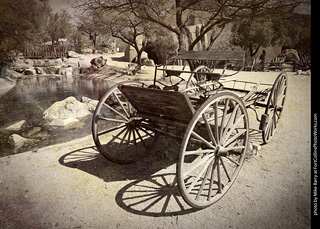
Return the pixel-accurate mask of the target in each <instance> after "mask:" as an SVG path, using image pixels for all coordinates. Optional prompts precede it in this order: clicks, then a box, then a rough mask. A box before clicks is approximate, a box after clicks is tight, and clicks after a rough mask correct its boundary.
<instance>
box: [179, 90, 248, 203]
mask: <svg viewBox="0 0 320 229" xmlns="http://www.w3.org/2000/svg"><path fill="white" fill-rule="evenodd" d="M248 139H249V118H248V114H247V110H246V107H245V105H244V103H243V101H242V100H241V99H240V98H239V97H238V96H237V95H235V94H233V93H230V92H221V93H218V94H216V95H214V96H212V97H210V98H208V99H207V100H206V101H205V102H204V103H203V104H202V105H201V106H200V107H199V109H198V110H197V111H196V113H195V114H194V116H193V118H192V119H191V121H190V122H189V124H188V127H187V129H186V132H185V134H184V137H183V140H182V144H181V148H180V155H179V160H178V163H177V175H178V185H179V189H180V191H181V194H182V197H183V199H184V200H185V201H186V202H187V203H188V204H189V205H190V206H192V207H195V208H204V207H207V206H209V205H211V204H213V203H215V202H216V201H218V200H219V199H220V198H221V197H222V196H223V195H224V194H225V193H226V192H227V191H228V190H229V189H230V187H231V186H232V184H233V183H234V181H235V179H236V177H237V175H238V174H239V171H240V169H241V167H242V164H243V162H244V159H245V155H246V151H247V146H248Z"/></svg>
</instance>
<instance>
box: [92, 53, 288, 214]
mask: <svg viewBox="0 0 320 229" xmlns="http://www.w3.org/2000/svg"><path fill="white" fill-rule="evenodd" d="M177 59H179V60H181V61H182V62H184V63H185V67H183V68H182V69H176V68H174V69H170V68H168V67H162V68H160V67H156V72H155V80H154V84H153V85H149V86H148V85H145V84H143V83H141V82H124V83H120V84H117V85H115V86H113V87H112V88H111V89H110V90H108V91H107V92H106V94H105V95H104V96H103V97H102V98H101V99H100V101H99V104H98V105H97V107H96V110H95V112H94V117H93V123H92V133H93V138H94V141H95V144H96V146H97V148H98V150H99V152H100V153H101V154H102V155H104V156H105V157H106V158H108V159H109V160H111V161H113V162H116V163H130V162H133V161H136V160H138V159H140V158H142V157H143V156H144V155H146V154H147V153H148V152H149V151H150V150H151V149H152V147H153V146H154V144H155V143H156V141H157V139H158V136H159V134H165V135H169V136H172V137H176V138H178V139H182V142H181V147H180V152H179V158H178V162H177V183H178V186H179V189H180V191H181V194H182V196H183V198H184V200H185V201H186V202H187V203H188V204H189V205H191V206H193V207H196V208H203V207H207V206H209V205H211V204H212V203H214V202H216V201H217V200H219V199H220V198H221V197H222V196H223V195H224V194H225V193H226V192H227V191H228V190H229V188H230V187H231V186H232V184H233V182H234V181H235V179H236V177H237V175H238V173H239V171H240V169H241V167H242V164H243V162H244V159H245V157H246V152H247V150H248V148H249V132H250V129H249V128H250V126H249V116H248V112H247V109H248V108H251V109H253V110H254V111H255V113H256V116H257V117H256V118H257V120H258V121H259V122H260V125H259V129H260V131H261V132H262V138H263V142H264V143H267V142H269V141H270V140H271V138H272V137H273V136H274V133H275V130H276V128H277V126H278V121H279V118H280V116H281V113H282V110H283V105H284V101H285V97H286V91H287V76H286V74H285V73H280V74H279V76H278V77H277V79H276V80H275V82H274V84H259V83H253V82H247V81H240V80H236V79H232V80H230V78H228V77H229V76H231V75H234V73H237V71H238V70H239V69H241V66H239V64H238V62H243V61H244V52H242V51H232V52H230V51H229V52H221V51H220V52H218V51H216V52H213V51H210V52H202V51H197V52H195V51H186V52H180V53H179V54H178V56H177ZM217 68H221V70H220V71H218V70H217ZM230 68H231V69H232V73H231V74H230V70H229V69H230ZM159 71H162V72H163V74H164V75H165V76H166V77H177V78H178V79H179V80H178V82H176V83H172V85H162V84H159V83H157V80H156V77H157V73H158V72H159ZM228 73H229V74H228ZM182 75H187V77H183V76H182ZM261 109H262V110H264V111H263V112H262V113H263V114H262V115H261V116H260V117H259V116H258V112H257V111H258V110H261Z"/></svg>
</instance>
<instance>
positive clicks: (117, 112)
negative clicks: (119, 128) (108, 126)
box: [103, 103, 129, 121]
mask: <svg viewBox="0 0 320 229" xmlns="http://www.w3.org/2000/svg"><path fill="white" fill-rule="evenodd" d="M103 105H104V106H106V107H107V108H108V109H110V110H112V111H113V112H114V113H116V114H118V115H120V116H121V117H122V118H124V120H126V121H129V119H128V118H127V117H126V116H124V115H123V114H122V113H120V112H119V111H117V110H116V109H114V108H112V107H111V106H109V105H108V104H105V103H104V104H103Z"/></svg>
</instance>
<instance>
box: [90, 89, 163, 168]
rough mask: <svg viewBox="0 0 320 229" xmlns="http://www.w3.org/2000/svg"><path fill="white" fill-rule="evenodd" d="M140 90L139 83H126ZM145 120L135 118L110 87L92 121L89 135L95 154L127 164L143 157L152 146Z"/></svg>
mask: <svg viewBox="0 0 320 229" xmlns="http://www.w3.org/2000/svg"><path fill="white" fill-rule="evenodd" d="M126 84H130V85H132V86H142V84H141V83H126ZM148 124H149V120H145V119H142V118H141V117H138V116H137V115H136V110H135V109H134V108H133V107H132V105H131V104H130V103H129V101H128V100H127V99H126V97H125V96H124V95H123V94H122V93H121V91H120V90H119V89H118V85H115V86H114V87H112V88H111V89H110V90H109V91H108V92H107V93H106V94H105V95H104V96H103V97H102V98H101V99H100V101H99V103H98V105H97V107H96V110H95V112H94V115H93V120H92V135H93V139H94V142H95V144H96V146H97V148H98V150H99V152H100V153H101V154H102V155H103V156H105V157H106V158H108V159H109V160H111V161H113V162H116V163H122V164H126V163H131V162H134V161H137V160H139V159H140V158H142V157H143V156H145V155H146V154H147V153H148V152H149V151H150V150H151V149H152V147H153V145H154V143H155V142H156V139H157V136H156V134H155V132H154V131H151V130H149V129H147V128H146V126H148Z"/></svg>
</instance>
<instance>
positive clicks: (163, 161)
mask: <svg viewBox="0 0 320 229" xmlns="http://www.w3.org/2000/svg"><path fill="white" fill-rule="evenodd" d="M169 146H171V147H169ZM178 146H179V144H178V143H177V141H176V139H172V138H170V137H165V136H161V137H160V138H159V140H158V141H157V143H156V145H155V146H154V148H153V149H152V150H151V151H150V152H149V154H148V155H147V156H146V157H144V158H143V159H141V160H139V161H137V162H134V163H130V164H124V165H122V164H117V163H113V162H111V161H109V160H107V159H106V158H105V157H103V156H102V155H101V154H100V153H99V152H98V150H97V149H96V147H95V146H94V145H92V146H88V147H85V148H81V149H77V150H74V151H72V152H68V153H66V154H65V155H63V156H62V157H61V158H60V159H59V163H60V164H61V165H63V166H66V167H69V168H74V169H78V170H81V171H84V172H86V173H89V174H91V175H94V176H96V177H98V178H100V179H102V180H103V181H105V182H106V186H107V187H108V186H109V184H110V185H112V184H111V183H109V182H116V181H124V183H125V186H123V187H120V188H119V190H118V191H117V193H116V195H115V201H116V203H117V205H118V206H119V207H121V208H122V209H124V210H126V211H128V212H130V213H133V214H137V215H145V216H153V217H159V216H175V215H184V214H188V213H191V212H195V211H198V209H195V208H192V207H190V206H189V205H188V204H187V203H185V201H184V200H183V198H182V196H181V194H180V191H179V188H178V186H177V183H176V182H175V181H174V180H175V179H176V178H175V177H176V172H175V169H176V162H177V158H178V152H179V147H178ZM168 149H169V150H168ZM128 181H129V183H128ZM131 181H132V182H131Z"/></svg>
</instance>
